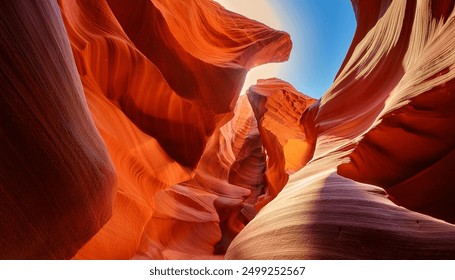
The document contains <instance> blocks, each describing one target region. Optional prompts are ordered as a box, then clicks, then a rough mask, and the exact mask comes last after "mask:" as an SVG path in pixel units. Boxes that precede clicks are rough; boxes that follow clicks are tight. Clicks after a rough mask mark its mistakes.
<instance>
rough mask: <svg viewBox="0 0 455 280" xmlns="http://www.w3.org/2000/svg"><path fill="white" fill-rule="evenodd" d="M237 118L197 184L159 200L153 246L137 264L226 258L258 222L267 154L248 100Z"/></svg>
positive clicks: (215, 139)
mask: <svg viewBox="0 0 455 280" xmlns="http://www.w3.org/2000/svg"><path fill="white" fill-rule="evenodd" d="M234 113H235V114H234V118H233V119H232V120H231V121H229V122H228V123H227V124H226V125H224V126H223V127H222V128H221V129H219V130H217V131H216V132H215V134H214V135H213V136H212V137H211V139H210V141H209V143H208V144H207V148H206V150H205V152H204V154H203V155H202V159H201V162H200V164H199V166H198V168H197V170H196V174H195V176H194V178H193V179H191V180H188V181H186V182H183V183H182V184H179V185H175V186H172V187H171V188H169V189H166V190H163V191H161V192H159V193H157V194H156V195H155V203H156V206H155V211H154V213H153V217H152V219H151V221H150V223H151V225H150V227H149V228H150V231H149V232H148V236H147V238H146V240H148V243H147V244H145V246H144V247H142V248H141V249H140V251H141V253H140V254H138V255H137V256H136V258H141V259H142V258H152V259H157V258H160V259H162V258H171V259H176V258H177V259H188V258H191V259H195V258H196V259H198V258H202V259H207V258H210V259H211V258H222V257H223V254H224V252H225V251H226V249H227V247H228V245H229V244H230V242H231V240H232V239H233V238H234V237H235V236H236V235H237V234H238V232H239V231H240V230H241V229H243V227H244V225H245V224H246V223H247V222H248V221H249V220H251V219H252V218H253V217H254V215H255V214H256V213H255V210H254V204H255V203H256V201H257V199H258V197H259V195H260V194H261V193H262V188H263V185H264V182H263V180H264V173H263V172H264V169H265V154H264V152H263V149H262V143H261V140H260V137H259V131H258V129H257V124H256V120H255V118H254V115H253V111H252V109H251V107H250V105H249V102H248V100H247V98H246V96H242V97H241V98H240V99H239V102H238V104H237V106H236V108H235V111H234ZM157 228H163V229H165V230H159V231H157V230H156V229H157ZM175 228H179V230H178V231H172V229H175ZM171 231H172V232H171ZM214 254H215V255H217V256H214Z"/></svg>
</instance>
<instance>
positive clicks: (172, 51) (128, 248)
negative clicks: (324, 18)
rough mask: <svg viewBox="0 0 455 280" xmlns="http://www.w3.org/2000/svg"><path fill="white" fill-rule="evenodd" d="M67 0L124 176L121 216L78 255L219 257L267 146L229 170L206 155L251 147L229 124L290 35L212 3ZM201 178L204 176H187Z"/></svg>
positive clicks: (99, 113) (83, 68)
mask: <svg viewBox="0 0 455 280" xmlns="http://www.w3.org/2000/svg"><path fill="white" fill-rule="evenodd" d="M59 4H60V8H61V11H62V16H63V19H64V22H65V25H66V29H67V32H68V36H69V38H70V41H71V47H72V50H73V55H74V58H75V61H76V65H77V68H78V70H79V74H80V77H81V80H82V83H83V85H84V90H85V95H86V98H87V103H88V105H89V108H90V111H91V113H92V117H93V119H94V121H95V124H96V126H97V128H98V130H99V131H100V133H101V136H102V137H103V139H104V142H105V143H106V146H107V149H108V151H109V154H110V157H111V159H112V161H113V163H114V165H115V168H116V170H117V182H118V183H117V196H116V200H115V205H114V210H113V216H112V218H111V219H110V220H109V221H108V223H107V224H106V225H105V226H104V227H103V228H102V229H101V230H100V231H99V232H98V233H97V234H96V235H95V236H94V237H93V238H92V239H91V240H90V242H88V243H87V244H85V246H84V247H83V248H82V249H81V250H80V251H79V252H78V254H77V255H76V256H75V258H77V259H92V258H96V259H99V258H101V259H111V258H115V259H117V258H122V259H123V258H131V257H133V256H135V255H136V253H137V252H139V253H138V256H137V257H138V258H140V257H141V256H148V257H153V258H190V257H191V258H197V257H198V256H199V257H200V256H206V257H209V256H210V255H213V254H214V252H215V251H217V249H215V246H216V244H217V243H219V242H220V239H221V238H222V236H223V240H224V239H226V241H223V242H224V243H229V242H230V240H231V239H232V238H233V235H235V234H236V233H237V232H238V231H239V230H240V229H238V227H239V226H240V225H243V223H244V222H242V220H241V219H240V218H241V214H239V212H240V211H241V209H242V208H243V206H242V204H243V200H244V199H245V197H248V196H249V194H250V190H249V189H248V188H254V187H255V186H256V185H257V184H259V183H257V182H256V181H258V180H260V178H261V170H260V167H261V163H257V162H255V159H250V157H253V158H257V157H260V155H259V154H258V152H257V149H258V148H257V145H258V144H257V143H253V144H251V145H256V146H253V147H252V148H249V147H246V148H245V149H250V150H251V152H252V153H253V152H254V153H255V154H254V155H251V156H250V154H249V153H250V151H249V150H247V151H246V152H247V153H248V154H246V155H239V154H238V153H239V152H238V151H237V152H236V153H237V154H236V153H234V161H232V162H229V164H232V165H235V166H233V167H231V166H229V168H226V170H228V171H229V172H228V173H227V174H228V175H229V176H221V174H219V173H216V172H217V171H216V170H214V167H210V166H209V165H208V164H204V160H203V161H202V162H201V163H200V164H199V162H200V160H201V158H204V156H203V155H207V156H206V157H205V158H206V160H205V161H207V160H211V159H210V158H209V157H211V156H214V155H222V154H224V153H225V150H224V149H230V150H232V149H237V148H239V149H243V145H244V144H240V145H239V144H238V141H239V140H235V141H234V140H232V142H235V143H236V144H235V145H239V147H232V145H233V144H232V143H230V142H228V143H224V142H227V141H228V140H226V139H224V138H223V139H221V138H220V137H221V135H222V134H223V133H222V130H220V128H221V127H222V126H223V125H225V124H226V123H227V122H228V120H229V119H231V118H232V116H233V113H232V111H233V109H234V106H235V104H236V101H237V99H238V95H239V91H240V88H241V87H242V84H243V81H244V79H245V75H246V73H247V70H248V69H249V68H251V67H253V66H255V65H258V64H261V63H265V62H273V61H282V60H285V59H287V58H288V56H289V52H290V48H291V41H290V39H289V35H288V34H286V33H283V32H278V31H275V30H272V29H270V28H269V27H267V26H265V25H263V24H261V23H258V22H254V21H251V20H249V19H247V18H245V17H243V16H240V15H237V14H234V13H231V12H228V11H226V10H224V9H223V8H222V7H221V6H219V5H218V4H216V3H214V2H212V1H207V0H196V1H158V0H154V1H146V0H135V1H132V2H131V1H130V2H129V3H128V5H125V3H124V1H113V0H112V1H107V2H105V1H91V0H87V1H78V2H75V1H65V0H62V1H59ZM189 14H191V15H193V16H192V17H188V15H189ZM237 26H241V27H242V28H237ZM250 111H251V109H250ZM239 118H240V119H239ZM241 118H242V117H241V116H239V117H237V119H236V121H234V123H235V122H239V121H240V122H241ZM250 119H251V117H250ZM243 121H244V122H246V120H243ZM242 125H243V123H242ZM247 129H248V128H247ZM223 137H224V136H223ZM227 137H232V138H235V137H236V136H235V135H232V136H229V135H227ZM223 141H224V142H223ZM229 141H231V140H229ZM241 141H244V140H241ZM255 141H256V142H258V141H257V140H255ZM246 142H248V141H246ZM253 142H254V141H253ZM207 143H209V144H208V145H207ZM245 145H246V144H245ZM206 146H207V148H206ZM211 149H214V150H213V151H212V150H211ZM254 149H256V150H255V151H253V150H254ZM220 157H221V156H220ZM229 160H231V158H229ZM245 161H251V162H252V163H254V164H256V165H257V166H258V167H256V166H253V167H249V168H252V170H253V171H248V172H250V173H253V174H255V175H254V176H256V177H257V179H252V178H251V177H249V176H248V175H243V174H239V175H236V174H235V172H237V173H241V172H240V170H239V168H240V167H239V166H238V165H242V164H244V162H245ZM256 161H257V160H256ZM198 164H199V166H200V167H199V168H198V170H196V167H197V166H198ZM231 169H232V172H231ZM257 169H258V170H259V172H257ZM226 170H224V171H223V172H226ZM207 172H211V173H212V174H213V175H208V176H206V175H205V173H207ZM242 172H243V171H242ZM195 175H196V177H195V178H194V179H193V180H196V181H197V182H198V183H197V184H192V183H191V181H190V182H188V183H184V182H186V181H188V180H190V179H191V178H193V177H194V176H195ZM224 175H226V174H224ZM230 176H231V177H230ZM239 176H240V177H241V176H243V177H242V178H246V179H238V178H239ZM201 178H204V179H201ZM211 178H212V179H211ZM203 180H216V182H218V183H219V186H212V185H210V184H207V183H200V182H201V181H203ZM230 180H231V181H232V182H235V184H236V185H232V184H231V183H230V182H231V181H230ZM236 180H237V181H236ZM251 180H253V181H254V182H253V183H252V182H250V181H251ZM245 186H246V188H245ZM231 212H232V214H231ZM237 216H239V217H237ZM237 219H240V221H239V222H237ZM237 223H239V225H237ZM177 227H178V228H179V230H178V231H176V230H175V228H177ZM231 232H232V233H231ZM225 236H226V237H225ZM224 243H223V244H224ZM223 246H224V247H226V246H227V245H223ZM220 250H221V251H220V252H224V251H225V249H220Z"/></svg>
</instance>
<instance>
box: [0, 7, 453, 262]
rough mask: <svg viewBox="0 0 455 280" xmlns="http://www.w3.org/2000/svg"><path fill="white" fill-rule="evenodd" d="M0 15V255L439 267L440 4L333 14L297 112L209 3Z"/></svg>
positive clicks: (447, 133) (280, 84)
mask: <svg viewBox="0 0 455 280" xmlns="http://www.w3.org/2000/svg"><path fill="white" fill-rule="evenodd" d="M10 2H12V3H6V4H4V5H3V6H2V8H1V9H0V15H1V17H0V31H1V33H2V37H1V39H0V51H1V52H0V60H1V64H0V79H1V83H0V87H1V89H2V93H3V94H2V95H1V96H0V101H1V102H0V120H1V122H0V154H1V158H2V161H1V163H0V221H1V223H0V248H1V249H0V258H1V259H38V258H43V259H51V258H55V259H64V258H74V259H131V258H134V259H223V258H228V259H398V258H404V259H443V258H455V225H454V224H453V223H454V222H455V206H454V205H455V203H453V202H454V200H453V197H454V195H455V193H454V192H455V190H454V188H453V182H455V177H454V176H455V169H454V168H455V152H454V147H455V131H454V130H453V127H455V96H454V92H455V67H454V65H455V51H454V48H453V46H454V45H455V18H454V17H455V11H454V1H430V0H422V1H417V2H416V1H404V0H403V1H389V0H382V1H367V0H353V1H352V2H353V8H354V11H355V14H356V18H357V22H358V28H357V31H356V34H355V36H354V38H353V42H352V45H351V48H350V49H349V51H348V53H347V56H346V59H345V60H344V62H343V64H342V66H341V69H340V70H339V72H338V74H337V77H336V79H335V81H334V84H333V85H332V87H331V88H330V89H329V90H328V91H327V93H326V94H325V95H324V96H323V97H322V98H321V99H320V100H317V101H316V100H314V99H312V98H311V97H308V96H305V95H304V94H302V93H300V92H298V91H297V90H296V89H295V88H294V87H292V85H290V84H288V83H286V82H285V81H282V80H279V79H275V78H273V79H267V80H259V81H258V83H257V84H256V85H254V86H252V87H250V89H249V90H248V91H247V94H246V95H245V96H241V97H240V98H239V91H240V89H241V88H242V86H243V81H244V79H245V75H246V73H247V72H248V70H249V69H250V68H252V67H254V66H257V65H260V64H263V63H268V62H280V61H284V60H286V59H288V57H289V53H290V49H291V46H292V43H291V41H290V37H289V35H288V34H286V33H284V32H280V31H276V30H273V29H271V28H269V27H267V26H265V25H263V24H261V23H259V22H256V21H253V20H250V19H247V18H245V17H243V16H241V15H238V14H235V13H232V12H229V11H227V10H225V9H224V8H223V7H221V6H220V5H219V4H217V3H216V2H213V1H210V0H192V1H166V0H132V1H129V2H128V4H125V1H120V0H106V1H92V0H80V1H72V0H58V1H57V2H56V3H55V2H54V1H36V0H32V1H10ZM38 2H39V3H38ZM321 67H323V66H321Z"/></svg>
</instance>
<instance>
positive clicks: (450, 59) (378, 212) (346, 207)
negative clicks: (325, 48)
mask: <svg viewBox="0 0 455 280" xmlns="http://www.w3.org/2000/svg"><path fill="white" fill-rule="evenodd" d="M353 5H354V10H355V13H356V17H357V24H358V28H357V31H356V33H355V36H354V39H353V42H352V45H351V48H350V49H349V51H348V54H347V57H346V58H345V60H344V62H343V65H342V67H341V69H340V71H339V73H338V75H337V77H336V79H335V81H334V84H333V85H332V86H331V88H330V89H329V90H328V92H327V93H326V94H325V95H324V96H323V97H322V98H321V99H320V100H319V101H318V102H316V103H314V104H313V105H312V106H311V107H310V108H309V109H308V110H307V112H306V116H307V119H306V120H305V122H304V123H305V124H306V126H310V127H314V129H315V136H314V138H315V139H316V141H315V146H314V154H313V157H312V158H311V160H310V161H309V162H308V163H307V165H306V166H305V167H303V168H302V169H301V170H300V171H298V172H296V173H295V174H293V175H292V176H290V179H289V182H288V184H287V185H286V186H285V187H284V188H283V190H282V191H281V192H280V194H279V195H278V196H277V198H276V199H274V200H273V201H272V202H270V203H269V204H268V205H267V206H266V207H264V208H263V209H262V211H261V212H259V214H258V215H257V216H256V217H255V219H253V220H252V221H251V223H249V224H248V225H247V226H246V227H245V229H244V230H242V232H240V234H239V235H238V236H237V237H236V239H235V240H234V241H233V243H232V245H231V246H230V247H229V250H228V252H227V254H226V257H227V258H235V259H239V258H252V259H263V258H265V259H271V258H279V259H280V258H284V259H287V258H291V259H308V258H310V259H401V258H404V259H443V258H455V225H453V224H452V223H453V222H454V215H455V204H454V203H453V202H454V200H453V197H454V195H453V194H454V188H453V187H452V185H453V182H454V181H455V177H454V176H455V175H454V174H455V173H454V171H455V169H454V168H455V158H454V156H453V155H454V147H455V131H454V130H453V127H454V126H455V118H454V117H455V95H454V89H455V88H454V86H455V79H454V78H455V69H454V65H455V49H454V48H453V45H454V44H455V41H454V40H455V37H454V36H453V35H454V34H455V24H454V23H455V21H454V19H455V18H454V15H455V14H454V9H453V8H454V2H453V1H419V2H417V3H416V2H414V1H407V2H406V1H393V2H392V1H353ZM312 138H313V137H312ZM425 214H427V215H425Z"/></svg>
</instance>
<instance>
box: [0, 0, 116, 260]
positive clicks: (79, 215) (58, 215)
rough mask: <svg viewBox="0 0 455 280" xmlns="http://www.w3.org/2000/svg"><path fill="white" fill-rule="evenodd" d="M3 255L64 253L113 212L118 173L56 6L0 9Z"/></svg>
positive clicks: (19, 4)
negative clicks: (86, 92)
mask: <svg viewBox="0 0 455 280" xmlns="http://www.w3.org/2000/svg"><path fill="white" fill-rule="evenodd" d="M0 33H1V34H2V36H1V39H0V88H1V92H2V93H1V95H0V158H1V160H0V259H50V258H55V259H68V258H71V257H72V256H73V255H74V254H75V253H76V252H77V251H78V250H79V249H80V247H81V246H82V245H83V244H85V243H86V242H87V241H88V240H89V239H90V238H91V237H92V236H93V235H94V234H95V233H96V232H98V230H99V229H100V228H101V227H102V226H103V225H104V223H106V221H107V220H108V219H109V218H110V217H111V215H112V206H113V202H114V195H115V188H114V187H115V173H114V168H113V166H112V163H111V160H110V159H109V156H108V153H107V151H106V146H105V144H104V143H103V141H102V139H101V137H100V134H99V133H98V131H97V130H96V128H95V125H94V123H93V120H92V118H91V116H90V112H89V109H88V107H87V103H86V99H85V97H84V92H83V88H82V84H81V81H80V78H79V75H78V73H77V69H76V66H75V64H74V60H73V58H72V54H71V49H70V44H69V41H68V37H67V36H66V32H65V28H64V25H63V21H62V19H61V16H60V11H59V9H58V6H57V4H56V3H54V2H53V1H7V2H5V3H2V8H1V9H0Z"/></svg>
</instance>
